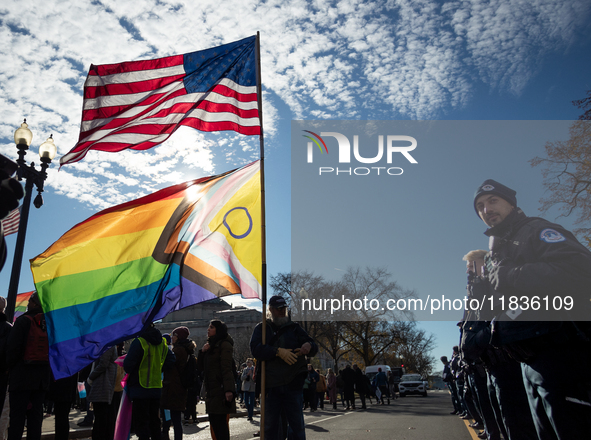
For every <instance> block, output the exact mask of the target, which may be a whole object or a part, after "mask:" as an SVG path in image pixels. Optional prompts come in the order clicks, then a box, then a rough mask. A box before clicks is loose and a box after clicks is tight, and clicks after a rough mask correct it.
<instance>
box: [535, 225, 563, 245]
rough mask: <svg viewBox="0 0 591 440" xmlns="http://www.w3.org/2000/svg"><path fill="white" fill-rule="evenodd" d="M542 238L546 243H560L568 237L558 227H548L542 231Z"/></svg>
mask: <svg viewBox="0 0 591 440" xmlns="http://www.w3.org/2000/svg"><path fill="white" fill-rule="evenodd" d="M540 240H542V241H545V242H546V243H560V242H561V241H565V240H566V237H565V236H564V235H562V234H561V233H560V232H558V231H557V230H556V229H550V228H548V229H544V230H543V231H542V232H541V233H540Z"/></svg>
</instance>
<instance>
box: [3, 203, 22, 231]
mask: <svg viewBox="0 0 591 440" xmlns="http://www.w3.org/2000/svg"><path fill="white" fill-rule="evenodd" d="M20 220H21V211H20V208H16V209H15V210H13V211H10V214H8V216H6V218H5V219H3V220H2V232H3V233H4V236H5V237H6V236H7V235H10V234H16V233H17V232H18V224H19V222H20Z"/></svg>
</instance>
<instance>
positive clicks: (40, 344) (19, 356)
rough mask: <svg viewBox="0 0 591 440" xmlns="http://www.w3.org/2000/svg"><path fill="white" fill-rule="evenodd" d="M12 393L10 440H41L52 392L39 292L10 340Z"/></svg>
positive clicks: (20, 318)
mask: <svg viewBox="0 0 591 440" xmlns="http://www.w3.org/2000/svg"><path fill="white" fill-rule="evenodd" d="M6 362H7V366H8V371H9V374H8V390H9V399H10V424H9V427H8V439H9V440H21V438H22V436H23V431H24V428H25V421H26V426H27V439H29V440H40V439H41V431H42V424H43V402H44V400H45V393H46V391H47V390H49V383H50V381H51V369H50V367H49V344H48V341H47V330H46V323H45V317H44V315H43V308H42V307H41V301H40V299H39V296H38V294H37V292H35V293H33V294H32V295H31V297H30V298H29V304H28V306H27V312H26V313H24V314H23V315H21V316H19V317H18V318H17V319H16V321H15V322H14V326H13V327H12V330H11V331H10V334H9V336H8V341H7V349H6Z"/></svg>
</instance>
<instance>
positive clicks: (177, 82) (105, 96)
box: [60, 36, 261, 165]
mask: <svg viewBox="0 0 591 440" xmlns="http://www.w3.org/2000/svg"><path fill="white" fill-rule="evenodd" d="M255 43H256V37H255V36H252V37H248V38H245V39H243V40H240V41H236V42H233V43H229V44H225V45H223V46H218V47H214V48H211V49H206V50H203V51H199V52H193V53H189V54H185V55H175V56H171V57H165V58H159V59H156V60H148V61H130V62H125V63H119V64H104V65H100V66H95V65H92V66H91V67H90V71H89V72H88V77H87V79H86V82H85V84H84V103H83V109H82V123H81V125H80V138H79V140H78V143H77V144H76V146H75V147H74V148H73V149H72V150H71V151H70V152H69V153H68V154H66V155H64V156H63V157H62V158H61V159H60V165H64V164H68V163H74V162H78V161H79V160H81V159H82V158H84V156H86V153H87V152H88V151H89V150H100V151H109V152H117V151H121V150H125V149H128V148H131V149H134V150H147V149H149V148H152V147H154V146H156V145H158V144H161V143H162V142H164V141H165V140H166V139H168V138H169V137H170V136H171V135H172V133H174V132H175V131H176V130H177V129H178V127H180V126H181V125H186V126H189V127H193V128H196V129H197V130H201V131H222V130H234V131H237V132H238V133H241V134H245V135H256V134H260V132H261V128H260V119H259V109H258V96H257V81H256V58H255Z"/></svg>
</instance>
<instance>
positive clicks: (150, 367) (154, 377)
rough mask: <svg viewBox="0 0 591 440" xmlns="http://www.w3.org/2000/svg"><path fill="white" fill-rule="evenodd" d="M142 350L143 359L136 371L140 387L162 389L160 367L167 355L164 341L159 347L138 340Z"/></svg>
mask: <svg viewBox="0 0 591 440" xmlns="http://www.w3.org/2000/svg"><path fill="white" fill-rule="evenodd" d="M138 339H139V341H140V344H142V348H143V349H144V357H143V359H142V361H141V362H140V368H139V371H138V374H139V379H140V385H141V386H142V387H144V388H162V366H163V365H164V361H165V360H166V355H167V354H168V345H167V344H166V339H164V338H162V342H161V343H160V345H152V344H149V343H148V341H146V340H145V339H144V338H138Z"/></svg>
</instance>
